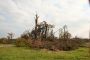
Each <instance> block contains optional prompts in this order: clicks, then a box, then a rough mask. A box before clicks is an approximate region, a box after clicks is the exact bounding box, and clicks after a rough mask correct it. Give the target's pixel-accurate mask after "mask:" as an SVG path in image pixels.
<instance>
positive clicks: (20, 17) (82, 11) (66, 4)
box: [0, 0, 90, 37]
mask: <svg viewBox="0 0 90 60" xmlns="http://www.w3.org/2000/svg"><path fill="white" fill-rule="evenodd" d="M36 11H37V13H38V14H39V16H40V18H39V21H42V20H46V21H48V22H49V23H51V22H52V24H55V26H56V29H58V28H60V27H62V26H63V25H64V24H67V25H68V26H69V27H68V28H69V30H70V32H71V33H72V34H73V35H79V36H80V37H88V34H87V33H88V29H89V23H90V20H89V19H90V17H89V16H90V7H89V4H88V0H0V21H2V22H0V27H1V28H0V32H4V33H5V32H9V31H11V32H15V33H16V35H18V34H19V33H21V32H23V31H24V30H25V29H32V27H33V26H34V15H35V13H36ZM8 17H9V18H8ZM7 20H8V21H7ZM85 21H86V22H85ZM2 26H3V27H2ZM8 26H10V27H8ZM56 29H55V30H56Z"/></svg>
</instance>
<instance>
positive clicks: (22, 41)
mask: <svg viewBox="0 0 90 60" xmlns="http://www.w3.org/2000/svg"><path fill="white" fill-rule="evenodd" d="M16 46H17V47H25V46H27V42H26V39H24V38H18V39H17V40H16Z"/></svg>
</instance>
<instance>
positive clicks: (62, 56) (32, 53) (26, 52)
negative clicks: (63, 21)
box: [0, 47, 89, 60]
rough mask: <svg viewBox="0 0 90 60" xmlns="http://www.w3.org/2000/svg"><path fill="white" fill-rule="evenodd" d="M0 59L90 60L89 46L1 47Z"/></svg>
mask: <svg viewBox="0 0 90 60" xmlns="http://www.w3.org/2000/svg"><path fill="white" fill-rule="evenodd" d="M0 60H89V58H88V48H79V49H77V50H74V51H58V52H54V51H46V50H39V49H31V48H26V47H0Z"/></svg>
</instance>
